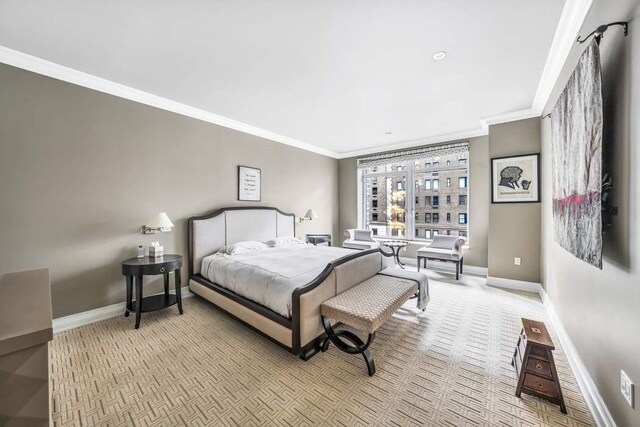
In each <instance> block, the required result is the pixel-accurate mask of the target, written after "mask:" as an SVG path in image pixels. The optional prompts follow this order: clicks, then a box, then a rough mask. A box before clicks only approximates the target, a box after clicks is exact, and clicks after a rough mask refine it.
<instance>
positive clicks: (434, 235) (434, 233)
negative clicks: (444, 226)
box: [432, 230, 440, 237]
mask: <svg viewBox="0 0 640 427" xmlns="http://www.w3.org/2000/svg"><path fill="white" fill-rule="evenodd" d="M432 234H433V237H436V236H437V235H438V234H440V232H438V230H433V233H432Z"/></svg>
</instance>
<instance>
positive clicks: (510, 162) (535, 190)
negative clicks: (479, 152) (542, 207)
mask: <svg viewBox="0 0 640 427" xmlns="http://www.w3.org/2000/svg"><path fill="white" fill-rule="evenodd" d="M540 188H541V186H540V153H532V154H522V155H517V156H505V157H493V158H492V159H491V203H540Z"/></svg>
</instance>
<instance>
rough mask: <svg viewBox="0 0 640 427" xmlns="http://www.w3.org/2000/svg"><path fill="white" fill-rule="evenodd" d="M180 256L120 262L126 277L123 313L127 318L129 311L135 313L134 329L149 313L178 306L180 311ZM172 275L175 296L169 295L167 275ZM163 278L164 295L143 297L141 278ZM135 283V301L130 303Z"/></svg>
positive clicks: (132, 259)
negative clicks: (143, 314) (125, 298)
mask: <svg viewBox="0 0 640 427" xmlns="http://www.w3.org/2000/svg"><path fill="white" fill-rule="evenodd" d="M181 267H182V256H180V255H164V256H162V257H158V258H152V257H144V258H131V259H128V260H126V261H123V262H122V274H124V276H125V277H126V285H127V308H126V311H125V313H124V315H125V316H129V312H130V311H134V312H135V313H136V329H138V328H139V327H140V316H141V314H142V313H146V312H149V311H156V310H161V309H163V308H167V307H170V306H172V305H174V304H178V311H179V312H180V314H182V313H183V311H182V296H181V295H180V281H181V280H180V268H181ZM171 272H174V273H173V283H174V288H175V294H170V293H169V273H171ZM158 274H162V275H163V276H164V294H159V295H152V296H149V297H143V290H142V285H143V280H142V277H143V276H155V275H158ZM134 278H135V283H136V300H135V301H132V294H133V282H134Z"/></svg>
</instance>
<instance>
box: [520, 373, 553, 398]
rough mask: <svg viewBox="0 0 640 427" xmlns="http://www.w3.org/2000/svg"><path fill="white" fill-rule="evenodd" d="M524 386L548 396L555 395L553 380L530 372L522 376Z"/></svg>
mask: <svg viewBox="0 0 640 427" xmlns="http://www.w3.org/2000/svg"><path fill="white" fill-rule="evenodd" d="M524 386H525V387H527V388H529V389H531V390H535V391H537V392H538V393H543V394H546V395H548V396H556V385H555V384H554V382H553V381H550V380H548V379H546V378H542V377H539V376H537V375H533V374H530V373H528V372H527V373H526V374H525V376H524Z"/></svg>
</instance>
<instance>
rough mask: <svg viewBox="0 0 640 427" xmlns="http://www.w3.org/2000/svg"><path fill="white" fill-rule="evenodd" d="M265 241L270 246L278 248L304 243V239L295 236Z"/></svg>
mask: <svg viewBox="0 0 640 427" xmlns="http://www.w3.org/2000/svg"><path fill="white" fill-rule="evenodd" d="M265 243H266V244H267V246H269V247H270V248H278V247H281V246H291V245H304V242H303V241H302V240H300V239H298V238H297V237H293V236H285V237H276V238H275V239H271V240H267V241H266V242H265Z"/></svg>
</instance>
